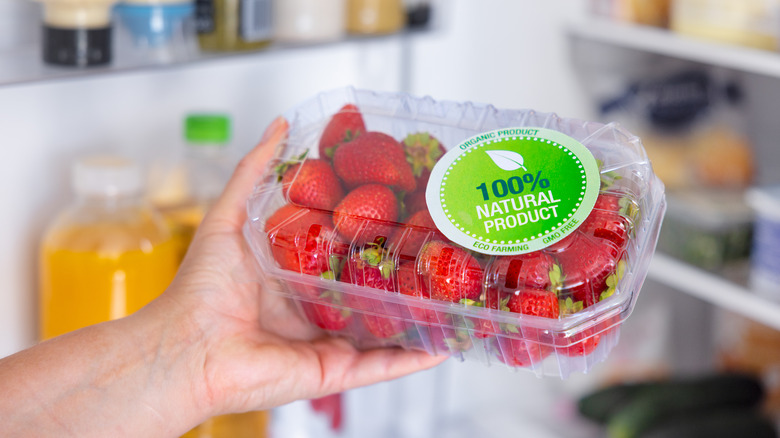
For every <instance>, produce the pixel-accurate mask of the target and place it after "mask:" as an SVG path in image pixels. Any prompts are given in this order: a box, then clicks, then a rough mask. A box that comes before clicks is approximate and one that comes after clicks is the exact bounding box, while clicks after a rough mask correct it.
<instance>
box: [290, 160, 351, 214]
mask: <svg viewBox="0 0 780 438" xmlns="http://www.w3.org/2000/svg"><path fill="white" fill-rule="evenodd" d="M277 171H278V172H279V173H280V177H281V182H282V193H283V194H284V195H285V196H286V197H287V199H288V200H289V201H290V203H291V204H295V205H300V206H303V207H311V208H319V209H321V210H333V207H335V206H336V204H338V202H339V201H340V200H341V198H343V197H344V189H342V188H341V181H339V179H338V177H337V176H336V173H335V172H334V171H333V168H332V167H331V165H330V163H329V162H327V161H325V160H322V159H312V158H310V159H306V160H304V161H302V162H300V163H296V164H291V165H290V163H286V164H283V165H281V166H279V167H278V168H277Z"/></svg>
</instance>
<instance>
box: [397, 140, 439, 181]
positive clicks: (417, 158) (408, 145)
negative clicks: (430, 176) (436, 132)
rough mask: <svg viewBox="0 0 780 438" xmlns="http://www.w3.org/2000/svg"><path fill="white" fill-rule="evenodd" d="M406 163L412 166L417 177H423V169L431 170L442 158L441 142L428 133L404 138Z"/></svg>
mask: <svg viewBox="0 0 780 438" xmlns="http://www.w3.org/2000/svg"><path fill="white" fill-rule="evenodd" d="M403 143H404V150H405V151H406V161H408V162H409V165H411V166H412V173H413V174H414V176H415V177H418V176H420V175H422V171H423V169H426V168H427V169H428V170H431V169H433V166H435V165H436V162H437V161H439V158H441V156H442V151H441V146H440V145H439V140H436V139H435V138H433V137H432V136H431V134H429V133H427V132H418V133H416V134H409V135H407V136H406V138H404V141H403Z"/></svg>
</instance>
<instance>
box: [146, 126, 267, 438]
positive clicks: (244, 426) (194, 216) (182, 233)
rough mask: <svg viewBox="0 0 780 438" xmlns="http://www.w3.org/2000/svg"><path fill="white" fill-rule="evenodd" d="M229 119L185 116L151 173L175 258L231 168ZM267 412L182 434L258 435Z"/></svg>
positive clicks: (196, 437) (199, 437)
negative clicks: (163, 160) (170, 150)
mask: <svg viewBox="0 0 780 438" xmlns="http://www.w3.org/2000/svg"><path fill="white" fill-rule="evenodd" d="M230 135H231V126H230V118H229V117H228V116H226V115H223V114H206V113H198V114H190V115H188V116H187V117H185V119H184V140H185V142H184V143H185V147H184V148H183V150H182V151H181V152H182V153H181V154H180V156H178V157H175V158H173V159H172V160H171V161H173V163H168V164H167V165H161V166H160V167H162V168H163V169H165V171H160V173H162V175H157V176H156V177H154V176H153V177H152V183H151V185H152V186H153V190H152V192H151V194H150V197H151V200H152V203H153V204H154V205H155V206H156V207H157V208H158V209H159V210H160V212H162V214H163V216H164V217H165V221H166V223H167V225H168V227H169V229H170V231H171V234H172V235H173V236H174V240H175V241H176V245H177V252H178V260H179V261H181V260H182V259H183V258H184V255H185V254H186V252H187V247H188V246H189V244H190V242H191V241H192V238H193V236H194V234H195V231H196V230H197V228H198V226H199V225H200V222H201V221H202V220H203V217H204V216H205V215H206V212H207V211H208V209H209V208H210V207H211V205H212V204H213V203H214V201H215V200H216V199H217V198H218V197H219V195H220V194H221V193H222V190H223V189H224V188H225V184H226V183H227V181H228V179H229V178H230V175H231V173H232V170H233V167H234V164H235V163H234V161H235V160H234V159H233V158H232V156H231V151H230V149H229V144H230ZM268 420H269V415H268V412H264V411H261V412H247V413H244V414H232V415H222V416H218V417H214V418H210V419H209V420H207V421H206V422H204V423H203V424H201V425H199V426H198V427H196V428H195V429H193V430H191V431H189V432H188V433H187V434H185V435H184V437H183V438H243V437H247V438H250V437H251V438H263V437H265V436H267V429H268Z"/></svg>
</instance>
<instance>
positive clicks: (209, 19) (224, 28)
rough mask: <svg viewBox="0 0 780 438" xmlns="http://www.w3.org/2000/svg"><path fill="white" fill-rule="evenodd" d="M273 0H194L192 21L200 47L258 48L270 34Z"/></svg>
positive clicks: (271, 29)
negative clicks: (193, 18) (193, 17)
mask: <svg viewBox="0 0 780 438" xmlns="http://www.w3.org/2000/svg"><path fill="white" fill-rule="evenodd" d="M272 1H273V0H196V1H195V24H196V29H197V32H198V42H199V44H200V48H201V50H206V51H222V52H224V51H243V50H256V49H262V48H264V47H266V46H268V45H269V44H270V43H271V38H272V37H273V15H272V11H271V3H272Z"/></svg>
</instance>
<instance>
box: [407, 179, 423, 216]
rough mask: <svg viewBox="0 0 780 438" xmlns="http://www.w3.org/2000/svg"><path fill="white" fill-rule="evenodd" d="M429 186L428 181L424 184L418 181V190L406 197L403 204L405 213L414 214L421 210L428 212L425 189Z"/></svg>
mask: <svg viewBox="0 0 780 438" xmlns="http://www.w3.org/2000/svg"><path fill="white" fill-rule="evenodd" d="M427 184H428V181H427V180H426V181H425V182H424V183H423V182H421V181H420V179H418V180H417V188H416V189H414V191H413V192H409V193H407V194H405V195H404V199H403V204H404V211H405V212H407V213H409V212H412V213H414V212H416V211H420V210H428V201H426V200H425V187H426V185H427Z"/></svg>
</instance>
